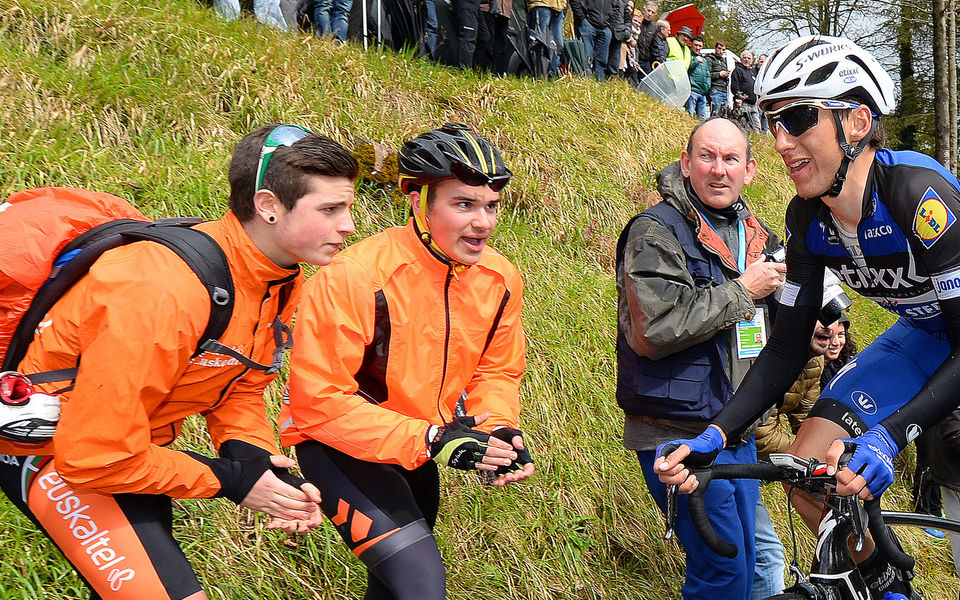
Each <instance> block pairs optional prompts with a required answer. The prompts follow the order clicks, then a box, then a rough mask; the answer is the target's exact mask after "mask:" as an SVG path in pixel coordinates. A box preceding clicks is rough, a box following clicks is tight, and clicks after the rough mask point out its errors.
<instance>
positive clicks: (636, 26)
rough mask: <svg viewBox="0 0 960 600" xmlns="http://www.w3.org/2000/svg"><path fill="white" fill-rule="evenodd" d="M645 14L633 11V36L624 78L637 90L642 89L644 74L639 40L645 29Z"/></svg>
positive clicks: (628, 43)
mask: <svg viewBox="0 0 960 600" xmlns="http://www.w3.org/2000/svg"><path fill="white" fill-rule="evenodd" d="M644 23H645V21H644V20H643V13H642V12H641V11H639V10H635V11H633V35H632V36H631V37H630V40H629V41H628V42H627V46H626V48H627V51H626V53H625V56H624V58H625V60H624V64H623V67H624V73H623V75H624V77H626V78H627V80H628V81H629V82H630V85H632V86H633V87H635V88H639V87H640V77H642V76H643V74H644V72H643V71H641V68H640V60H639V55H640V54H639V53H640V46H639V39H640V35H641V32H642V29H643V24H644Z"/></svg>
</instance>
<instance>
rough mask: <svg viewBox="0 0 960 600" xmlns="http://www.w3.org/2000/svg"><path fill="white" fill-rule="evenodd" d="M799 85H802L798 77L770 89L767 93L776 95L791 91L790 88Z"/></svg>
mask: <svg viewBox="0 0 960 600" xmlns="http://www.w3.org/2000/svg"><path fill="white" fill-rule="evenodd" d="M798 85H800V79H799V78H798V79H791V80H790V81H788V82H786V83H784V84H783V85H779V86H777V87H776V88H774V89H772V90H770V91H769V92H768V93H767V95H768V96H775V95H777V94H780V93H782V92H789V91H790V90H792V89H793V88H795V87H797V86H798Z"/></svg>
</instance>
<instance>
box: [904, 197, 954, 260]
mask: <svg viewBox="0 0 960 600" xmlns="http://www.w3.org/2000/svg"><path fill="white" fill-rule="evenodd" d="M956 220H957V217H955V216H954V215H953V212H951V211H950V209H949V208H947V205H946V204H944V202H943V200H942V199H941V198H940V196H939V195H938V194H937V192H936V191H935V190H934V189H933V188H932V187H928V188H927V191H926V192H924V194H923V197H922V198H921V199H920V206H919V208H917V216H916V218H914V221H913V231H914V233H916V234H917V237H919V238H920V242H921V243H923V245H924V246H926V247H927V248H930V247H931V246H933V244H934V243H936V241H937V240H938V239H940V236H942V235H943V232H945V231H946V230H947V229H949V228H950V226H951V225H953V223H954V222H955V221H956Z"/></svg>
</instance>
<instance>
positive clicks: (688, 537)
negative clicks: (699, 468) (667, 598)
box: [637, 438, 760, 600]
mask: <svg viewBox="0 0 960 600" xmlns="http://www.w3.org/2000/svg"><path fill="white" fill-rule="evenodd" d="M655 455H656V451H655V450H647V451H642V452H640V451H638V452H637V458H638V459H639V460H640V468H641V470H642V471H643V478H644V480H646V482H647V489H648V490H649V491H650V495H651V496H653V499H654V501H655V502H656V503H657V506H659V507H660V510H661V511H662V512H664V513H665V512H666V506H667V486H665V485H664V484H662V483H660V480H659V479H657V475H656V472H655V471H654V470H653V461H654V458H655V457H656V456H655ZM756 461H757V446H756V443H755V442H754V440H753V438H751V439H750V441H749V442H747V443H744V444H740V445H739V446H736V447H735V448H730V449H727V450H724V451H723V452H721V453H720V454H719V455H717V459H716V461H715V463H716V464H729V463H753V462H756ZM759 494H760V483H759V482H758V481H756V480H751V479H729V480H717V481H713V482H711V483H710V487H709V488H708V489H707V493H706V494H705V495H704V500H705V502H706V507H707V517H708V518H709V519H710V524H711V525H713V529H714V530H715V531H716V532H717V535H719V536H720V537H721V538H722V539H725V540H727V541H728V542H730V543H731V544H733V545H734V546H737V547H738V548H739V549H740V550H739V552H738V553H737V556H735V557H734V558H724V557H722V556H720V555H719V554H716V553H715V552H713V551H712V550H710V549H709V548H707V546H706V545H705V544H704V543H703V540H701V539H700V536H699V535H698V534H697V532H696V530H695V529H694V528H693V521H692V520H691V519H690V509H689V505H688V502H687V496H684V495H681V496H680V498H679V502H678V506H677V520H676V524H675V528H676V536H677V539H678V540H680V543H681V544H682V545H683V548H684V550H686V553H687V557H686V567H687V568H686V580H685V581H684V584H683V588H682V590H681V592H682V594H683V598H684V600H703V599H707V600H750V597H751V593H752V589H753V577H754V571H755V566H756V534H755V528H756V521H757V497H758V496H759Z"/></svg>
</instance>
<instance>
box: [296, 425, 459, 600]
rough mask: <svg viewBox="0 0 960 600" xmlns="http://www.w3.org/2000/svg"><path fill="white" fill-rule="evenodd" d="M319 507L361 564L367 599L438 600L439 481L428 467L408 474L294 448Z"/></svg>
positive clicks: (312, 446)
mask: <svg viewBox="0 0 960 600" xmlns="http://www.w3.org/2000/svg"><path fill="white" fill-rule="evenodd" d="M297 458H298V459H299V462H300V469H301V470H302V471H303V474H304V475H305V476H306V478H307V479H309V480H310V481H311V482H312V483H313V484H314V485H316V486H317V488H319V489H320V495H321V497H322V500H321V502H320V507H321V508H322V509H323V512H324V514H326V515H327V518H329V519H330V521H331V522H332V523H333V524H334V526H336V528H337V532H338V533H339V534H340V537H342V538H343V541H344V542H346V543H347V545H348V546H349V547H350V549H351V550H352V551H353V553H354V554H356V555H357V557H358V558H360V560H361V561H363V563H364V564H365V565H366V566H367V571H368V575H367V586H368V587H367V593H366V595H365V596H364V598H365V600H444V599H445V598H446V573H445V571H444V568H443V561H442V559H441V557H440V550H439V549H438V548H437V543H436V540H435V539H434V537H433V526H434V524H435V523H436V520H437V510H438V509H439V506H440V476H439V474H438V473H437V465H436V463H434V462H433V461H430V462H427V463H426V464H424V465H423V466H421V467H419V468H417V469H414V470H413V471H408V470H406V469H403V468H402V467H399V466H396V465H388V464H383V463H372V462H367V461H363V460H358V459H356V458H353V457H351V456H348V455H346V454H344V453H342V452H339V451H337V450H334V449H333V448H331V447H329V446H326V445H324V444H321V443H318V442H304V443H302V444H298V445H297Z"/></svg>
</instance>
